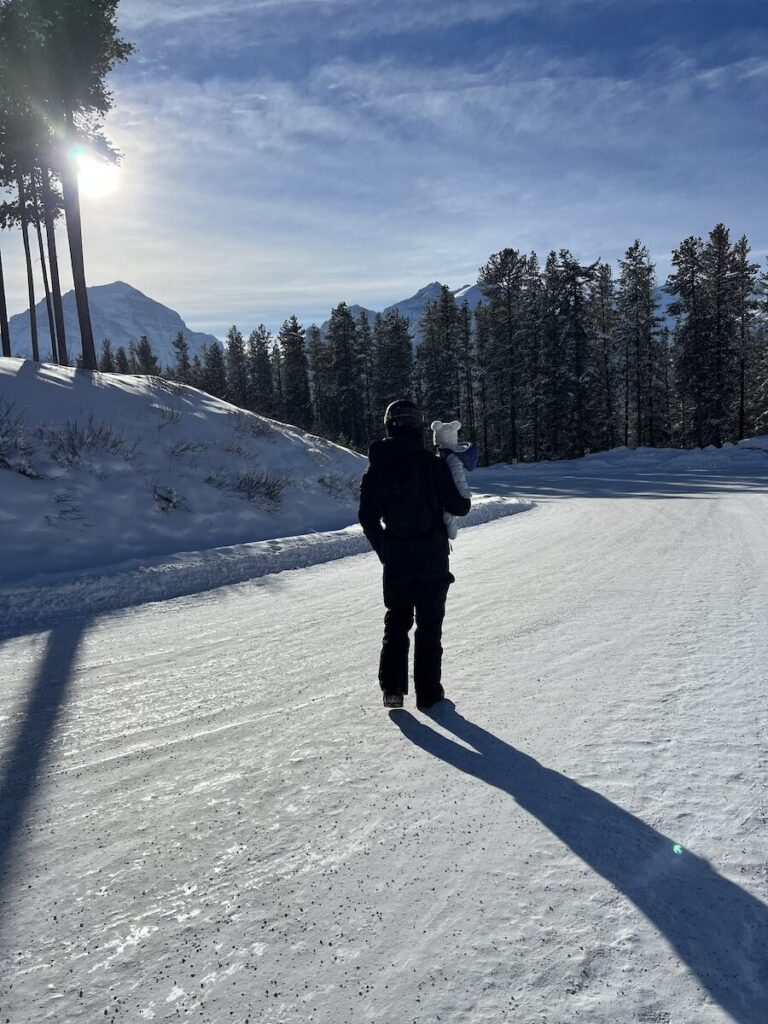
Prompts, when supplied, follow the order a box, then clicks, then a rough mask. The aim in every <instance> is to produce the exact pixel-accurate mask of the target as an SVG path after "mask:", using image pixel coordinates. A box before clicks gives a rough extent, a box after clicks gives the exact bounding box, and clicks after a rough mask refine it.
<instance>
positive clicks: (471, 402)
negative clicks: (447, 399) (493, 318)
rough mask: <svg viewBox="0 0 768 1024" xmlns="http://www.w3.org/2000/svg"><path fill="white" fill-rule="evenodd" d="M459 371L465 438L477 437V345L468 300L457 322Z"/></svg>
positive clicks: (459, 390)
mask: <svg viewBox="0 0 768 1024" xmlns="http://www.w3.org/2000/svg"><path fill="white" fill-rule="evenodd" d="M457 343H458V344H457V360H456V363H457V369H458V384H457V389H458V392H459V407H460V414H459V418H460V419H461V423H462V427H463V429H464V436H465V437H467V438H471V439H474V437H475V426H476V425H475V394H474V389H475V344H474V334H473V331H472V311H471V310H470V308H469V303H468V302H467V300H466V299H464V301H463V302H462V304H461V307H460V308H459V314H458V321H457Z"/></svg>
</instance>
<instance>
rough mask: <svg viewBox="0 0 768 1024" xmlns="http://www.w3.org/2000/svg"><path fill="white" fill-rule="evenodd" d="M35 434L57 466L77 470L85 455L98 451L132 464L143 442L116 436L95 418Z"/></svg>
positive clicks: (43, 427) (46, 427)
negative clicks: (74, 467) (76, 467)
mask: <svg viewBox="0 0 768 1024" xmlns="http://www.w3.org/2000/svg"><path fill="white" fill-rule="evenodd" d="M35 433H36V434H37V436H38V437H39V438H40V440H41V441H42V442H43V444H45V445H46V447H47V448H48V452H49V454H50V456H51V458H52V459H53V460H54V462H60V463H61V464H62V465H65V466H74V465H76V464H77V463H78V462H80V460H81V459H82V457H83V455H92V454H94V453H95V452H97V451H104V452H109V454H110V455H117V456H119V457H120V458H123V459H125V460H126V461H129V462H130V460H131V459H133V458H134V456H135V455H136V448H137V447H138V445H139V440H140V439H138V438H137V439H135V440H133V441H131V440H129V439H128V438H125V437H123V436H122V435H121V434H118V433H116V431H114V430H113V429H112V427H110V425H109V424H108V423H97V422H96V420H95V419H94V417H93V414H91V415H90V416H89V417H88V419H87V420H86V421H85V423H81V422H79V421H78V420H65V421H64V422H63V423H55V424H51V425H47V424H41V425H40V426H39V427H37V429H36V431H35Z"/></svg>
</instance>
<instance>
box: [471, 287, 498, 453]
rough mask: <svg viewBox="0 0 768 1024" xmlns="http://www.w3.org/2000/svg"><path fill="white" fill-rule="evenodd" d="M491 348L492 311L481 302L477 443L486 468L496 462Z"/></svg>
mask: <svg viewBox="0 0 768 1024" xmlns="http://www.w3.org/2000/svg"><path fill="white" fill-rule="evenodd" d="M490 347H491V311H490V308H489V306H488V305H487V304H486V303H484V302H481V303H479V304H478V305H477V306H476V308H475V366H476V373H475V389H476V395H477V430H478V436H477V442H478V447H479V449H480V460H481V462H482V464H483V465H484V466H488V465H490V464H491V463H492V462H494V461H495V457H494V456H495V451H494V450H493V449H492V440H491V436H492V431H491V419H490V410H489V404H490V403H489V392H490V385H491V365H490V356H489V353H490Z"/></svg>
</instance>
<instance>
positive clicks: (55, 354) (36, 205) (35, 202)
mask: <svg viewBox="0 0 768 1024" xmlns="http://www.w3.org/2000/svg"><path fill="white" fill-rule="evenodd" d="M29 185H30V191H31V193H32V209H33V210H34V214H35V231H36V232H37V247H38V249H39V251H40V267H41V268H42V271H43V288H44V289H45V308H46V310H47V312H48V330H49V333H50V336H51V358H52V359H53V361H54V363H58V361H59V347H58V345H57V344H56V328H55V326H54V319H53V306H52V305H51V288H50V285H49V283H48V267H47V264H46V262H45V246H44V245H43V232H42V230H41V228H40V201H39V197H38V194H37V186H36V185H35V172H34V171H32V173H31V174H30V176H29Z"/></svg>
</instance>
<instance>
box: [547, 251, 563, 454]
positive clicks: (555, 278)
mask: <svg viewBox="0 0 768 1024" xmlns="http://www.w3.org/2000/svg"><path fill="white" fill-rule="evenodd" d="M565 301H566V300H565V288H564V281H563V277H562V274H561V268H560V263H559V260H558V257H557V253H555V252H550V253H549V255H548V256H547V260H546V263H545V264H544V273H543V288H542V332H543V340H542V360H541V363H542V382H543V389H542V390H543V408H542V417H543V420H544V423H543V438H544V439H543V443H542V453H543V455H544V457H545V458H550V459H559V458H562V457H563V455H564V453H565V442H564V423H565V419H566V415H567V411H568V406H569V383H570V382H569V380H568V374H567V365H566V344H565V332H564V327H563V315H562V309H563V305H564V303H565Z"/></svg>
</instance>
